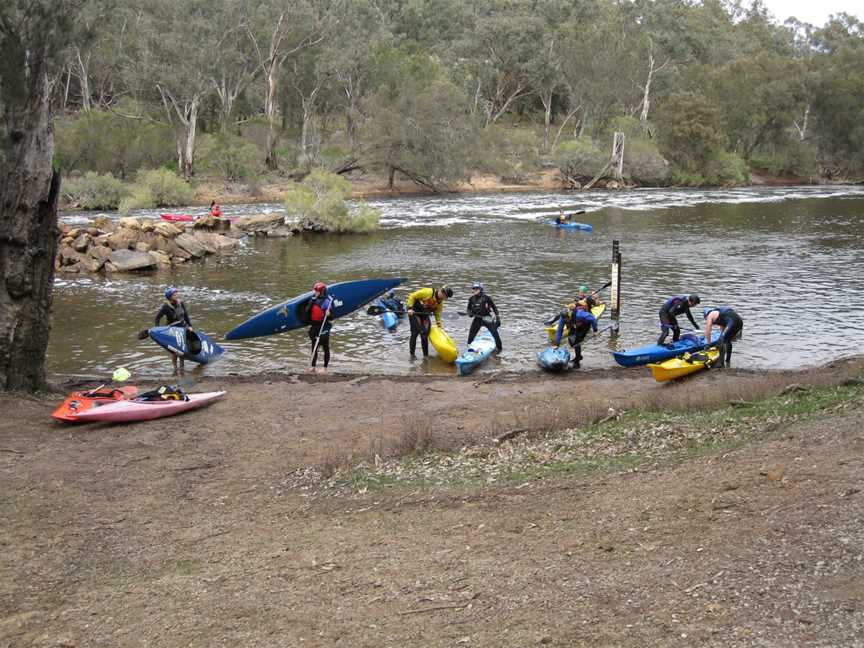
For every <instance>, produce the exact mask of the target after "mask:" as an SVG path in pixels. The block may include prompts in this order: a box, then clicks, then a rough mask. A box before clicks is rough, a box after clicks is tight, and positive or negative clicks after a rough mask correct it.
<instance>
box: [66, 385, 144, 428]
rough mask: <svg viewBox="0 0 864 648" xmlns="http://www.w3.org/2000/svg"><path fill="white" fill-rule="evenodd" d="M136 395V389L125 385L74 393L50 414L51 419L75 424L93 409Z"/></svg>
mask: <svg viewBox="0 0 864 648" xmlns="http://www.w3.org/2000/svg"><path fill="white" fill-rule="evenodd" d="M137 395H138V388H137V387H132V386H131V385H125V386H123V387H118V388H116V389H115V388H111V387H107V388H104V387H103V388H101V389H98V390H90V391H76V392H72V393H71V394H69V396H67V397H66V400H64V401H63V402H62V403H61V404H60V406H59V407H57V409H55V410H54V411H53V412H51V417H52V418H55V419H57V420H58V421H65V422H67V423H75V422H76V421H78V420H79V419H78V417H79V416H80V415H81V414H83V413H84V412H88V411H90V410H91V409H93V408H94V407H101V406H103V405H108V404H109V403H115V402H117V401H118V400H123V399H128V398H134V397H135V396H137Z"/></svg>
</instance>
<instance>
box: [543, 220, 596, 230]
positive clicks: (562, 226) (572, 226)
mask: <svg viewBox="0 0 864 648" xmlns="http://www.w3.org/2000/svg"><path fill="white" fill-rule="evenodd" d="M546 224H547V225H552V226H553V227H557V228H558V229H572V230H581V231H583V232H593V231H594V228H593V227H592V226H591V225H589V224H588V223H575V222H572V221H568V222H566V223H559V222H558V221H546Z"/></svg>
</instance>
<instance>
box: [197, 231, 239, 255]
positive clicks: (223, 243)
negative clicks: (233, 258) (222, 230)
mask: <svg viewBox="0 0 864 648" xmlns="http://www.w3.org/2000/svg"><path fill="white" fill-rule="evenodd" d="M198 237H199V238H205V237H206V240H207V243H208V244H209V246H210V247H211V248H212V249H213V250H214V251H216V252H229V251H231V250H233V249H234V248H236V247H237V245H239V243H238V242H237V240H236V239H230V238H228V237H227V236H222V234H216V233H212V234H204V233H200V234H198Z"/></svg>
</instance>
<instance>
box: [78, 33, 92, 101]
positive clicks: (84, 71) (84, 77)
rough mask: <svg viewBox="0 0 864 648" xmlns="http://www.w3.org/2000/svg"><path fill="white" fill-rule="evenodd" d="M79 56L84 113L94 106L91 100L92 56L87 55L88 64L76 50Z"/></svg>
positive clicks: (79, 78) (79, 80)
mask: <svg viewBox="0 0 864 648" xmlns="http://www.w3.org/2000/svg"><path fill="white" fill-rule="evenodd" d="M76 54H77V56H78V82H79V84H80V85H81V109H82V110H83V111H84V112H88V111H90V110H91V108H92V106H93V104H92V102H91V100H90V70H89V63H90V55H89V54H88V55H87V62H86V63H85V62H84V60H83V59H82V58H81V50H80V49H78V48H76Z"/></svg>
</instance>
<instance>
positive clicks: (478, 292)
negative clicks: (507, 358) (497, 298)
mask: <svg viewBox="0 0 864 648" xmlns="http://www.w3.org/2000/svg"><path fill="white" fill-rule="evenodd" d="M466 312H467V313H468V316H469V317H472V318H473V319H472V320H471V328H469V329H468V344H469V345H470V344H471V343H472V342H473V341H474V338H475V337H476V336H477V332H478V331H479V330H480V327H481V326H485V327H486V330H488V331H489V332H490V333H491V334H492V339H494V340H495V348H496V349H498V351H499V352H500V351H501V349H502V346H501V338H500V337H499V335H498V327H500V326H501V316H500V315H499V314H498V307H497V306H495V302H493V301H492V298H491V297H490V296H489V295H487V294H486V292H485V291H484V290H483V284H482V283H480V282H479V281H475V282H474V283H473V284H472V285H471V296H470V297H469V298H468V307H467V309H466ZM492 313H495V317H494V318H493V317H492Z"/></svg>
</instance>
